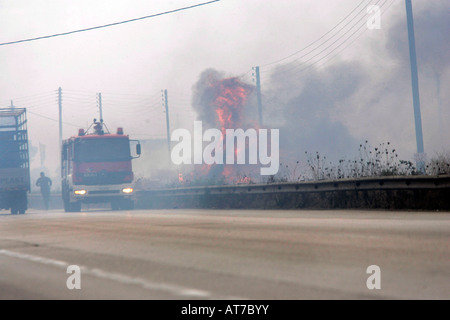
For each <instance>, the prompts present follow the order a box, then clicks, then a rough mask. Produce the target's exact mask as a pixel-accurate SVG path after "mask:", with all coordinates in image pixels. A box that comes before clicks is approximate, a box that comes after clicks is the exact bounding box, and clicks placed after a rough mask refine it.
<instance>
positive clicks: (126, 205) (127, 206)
mask: <svg viewBox="0 0 450 320" xmlns="http://www.w3.org/2000/svg"><path fill="white" fill-rule="evenodd" d="M121 207H122V209H123V210H133V209H134V201H133V200H122V204H121Z"/></svg>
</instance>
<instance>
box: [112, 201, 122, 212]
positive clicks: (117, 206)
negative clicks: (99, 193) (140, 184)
mask: <svg viewBox="0 0 450 320" xmlns="http://www.w3.org/2000/svg"><path fill="white" fill-rule="evenodd" d="M111 210H114V211H117V210H120V203H119V201H111Z"/></svg>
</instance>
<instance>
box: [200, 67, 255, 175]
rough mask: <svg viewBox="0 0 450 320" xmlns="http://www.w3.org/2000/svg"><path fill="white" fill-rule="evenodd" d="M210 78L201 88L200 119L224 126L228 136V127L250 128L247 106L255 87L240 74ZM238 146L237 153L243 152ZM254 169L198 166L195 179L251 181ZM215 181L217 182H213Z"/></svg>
mask: <svg viewBox="0 0 450 320" xmlns="http://www.w3.org/2000/svg"><path fill="white" fill-rule="evenodd" d="M206 79H207V81H205V83H204V85H203V86H202V87H201V90H200V92H198V94H199V96H201V97H202V99H201V101H199V102H198V103H200V104H201V105H202V106H201V108H200V110H201V111H200V112H199V118H200V119H199V120H202V121H204V122H206V123H207V125H208V126H210V127H213V128H217V129H220V130H221V131H222V134H223V137H225V135H226V129H238V128H242V129H244V130H245V129H246V128H245V127H247V128H248V127H249V124H248V123H252V122H253V121H247V119H245V113H244V111H245V107H246V104H247V102H248V99H249V97H250V95H251V93H252V92H253V91H254V88H253V86H251V85H248V84H246V83H243V82H242V81H241V80H240V79H239V78H238V77H231V78H220V77H218V76H217V75H215V74H213V73H210V74H208V76H207V78H206ZM241 151H242V152H245V150H238V149H237V148H235V150H234V153H235V156H237V154H238V153H239V152H241ZM249 171H250V168H249V166H246V165H227V164H223V165H222V164H214V165H206V164H205V165H197V166H196V168H195V169H194V171H193V172H192V175H193V176H194V177H192V178H197V179H199V178H204V179H209V180H215V181H217V182H220V180H223V182H225V183H251V182H252V181H251V178H250V177H249V176H248V174H249ZM212 182H214V181H212Z"/></svg>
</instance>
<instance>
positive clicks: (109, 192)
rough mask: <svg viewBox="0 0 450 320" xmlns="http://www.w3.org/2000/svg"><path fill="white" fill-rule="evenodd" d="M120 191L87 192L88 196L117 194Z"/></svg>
mask: <svg viewBox="0 0 450 320" xmlns="http://www.w3.org/2000/svg"><path fill="white" fill-rule="evenodd" d="M118 193H120V190H101V191H89V194H118Z"/></svg>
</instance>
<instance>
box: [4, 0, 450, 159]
mask: <svg viewBox="0 0 450 320" xmlns="http://www.w3.org/2000/svg"><path fill="white" fill-rule="evenodd" d="M201 2H206V1H192V0H176V1H163V0H151V1H144V0H126V1H125V0H108V1H107V0H103V1H102V0H14V1H12V0H0V30H1V31H0V43H5V42H10V41H15V40H20V39H25V38H32V37H38V36H45V35H49V34H55V33H61V32H68V31H73V30H77V29H83V28H89V27H94V26H98V25H104V24H108V23H113V22H117V21H123V20H127V19H132V18H137V17H142V16H146V15H151V14H156V13H159V12H164V11H168V10H173V9H176V8H180V7H184V6H190V5H194V4H198V3H201ZM373 4H377V5H379V6H380V8H381V12H382V16H381V29H379V30H367V26H365V24H366V21H367V19H368V18H369V14H367V12H366V9H367V7H368V6H369V5H373ZM449 7H450V6H449V2H448V0H440V1H425V0H423V1H413V8H414V15H415V17H416V16H417V20H418V23H419V25H420V26H424V28H425V27H427V28H428V29H427V30H431V32H432V33H431V34H430V33H429V34H427V35H425V36H424V34H423V33H421V32H420V30H416V38H417V36H418V35H420V36H421V37H423V38H426V37H430V39H431V40H430V39H428V40H430V41H431V42H428V43H427V42H426V41H425V40H426V39H416V40H417V42H418V47H417V51H418V53H417V55H418V65H419V72H420V74H419V76H420V77H421V78H420V79H419V80H420V86H421V87H420V90H421V91H420V94H421V103H422V117H423V127H424V141H425V150H426V152H427V153H428V154H429V155H433V154H434V153H435V152H438V151H442V150H448V149H449V148H450V142H449V141H450V139H448V137H450V131H449V129H448V127H449V126H448V124H449V110H448V109H449V104H448V103H449V100H450V99H449V94H448V90H447V88H448V85H449V84H450V80H449V79H450V71H449V70H450V69H449V56H448V54H449V53H448V52H444V53H443V52H442V50H439V49H436V48H434V49H436V50H431V51H430V50H429V47H428V48H423V47H420V44H425V43H427V45H428V46H435V45H436V46H437V45H444V44H443V42H448V40H449V39H448V35H446V34H445V33H444V32H443V31H442V30H440V28H442V27H445V26H447V25H448V24H445V23H444V24H442V23H441V24H439V21H438V20H437V18H436V19H433V14H436V15H438V14H439V12H441V13H443V16H444V17H446V18H445V19H447V20H448V17H449V13H450V11H449ZM354 9H355V11H353V14H352V15H351V16H349V17H347V18H346V16H347V15H348V14H349V13H351V12H352V10H354ZM437 17H438V18H439V17H440V16H437ZM344 18H346V19H345V20H344ZM342 21H343V22H342ZM358 21H359V22H358ZM340 22H342V24H341V25H339V27H338V28H335V29H333V27H335V26H336V25H337V24H338V23H340ZM434 24H436V27H434ZM419 25H418V26H419ZM341 27H342V30H341V31H340V32H339V33H336V35H334V36H333V33H329V34H328V36H326V37H325V38H323V40H325V39H327V37H330V41H329V42H327V43H324V44H322V45H321V43H322V42H323V41H319V42H317V43H315V45H314V46H313V47H310V48H309V49H314V47H316V49H315V50H314V51H312V52H311V53H310V54H309V55H307V56H305V55H304V54H305V53H307V52H308V51H302V52H299V51H300V50H302V49H304V48H305V47H306V46H308V45H309V44H310V43H312V42H313V41H315V40H317V39H319V38H320V37H322V36H323V35H324V34H326V33H327V32H328V31H329V30H334V31H335V32H337V31H339V30H340V29H339V28H341ZM358 28H359V29H358ZM416 28H417V27H416ZM346 31H347V33H345V32H346ZM433 32H436V34H437V35H438V36H439V37H444V38H443V39H440V38H437V39H436V41H435V42H433V41H432V40H433V39H434V38H433V37H434V33H433ZM446 32H448V30H446ZM331 36H333V37H331ZM396 37H397V38H396ZM404 37H406V18H405V4H404V1H403V0H363V1H361V0H341V1H325V0H316V1H313V0H277V1H275V0H221V1H219V2H215V3H212V4H210V5H206V6H202V7H198V8H194V9H190V10H185V11H181V12H177V13H174V14H170V15H164V16H159V17H155V18H150V19H146V20H141V21H136V22H131V23H127V24H122V25H117V26H112V27H108V28H105V29H98V30H93V31H87V32H81V33H76V34H71V35H67V36H62V37H54V38H50V39H43V40H38V41H32V42H25V43H18V44H12V45H4V46H0V70H1V73H0V106H8V105H10V103H11V102H10V101H11V100H13V101H14V104H15V105H17V106H20V107H27V108H28V111H29V113H28V118H29V131H30V140H31V143H32V145H33V146H35V147H38V146H39V143H41V144H45V145H46V149H47V152H46V153H47V160H46V165H47V166H51V167H55V166H56V165H57V164H58V162H59V156H58V153H57V148H56V146H57V144H58V123H57V122H56V121H55V120H56V119H58V105H57V95H56V92H57V89H58V87H61V88H62V90H63V108H64V113H63V115H64V117H63V120H64V122H65V125H64V137H68V136H70V135H72V134H74V133H75V132H76V130H77V127H78V126H86V125H87V124H88V123H90V122H91V120H92V119H93V118H94V117H98V107H97V101H96V93H98V92H101V93H102V98H103V115H104V119H105V121H106V123H107V124H109V126H110V129H113V130H115V127H117V126H123V127H124V128H125V131H126V132H127V133H130V134H131V135H133V136H135V137H137V138H141V139H143V138H150V137H165V115H164V113H163V107H162V103H161V89H167V90H168V92H169V106H170V116H171V124H172V127H173V128H175V127H177V126H180V127H188V128H189V127H190V126H191V125H192V122H193V120H194V119H195V116H196V115H195V113H194V111H193V108H192V106H191V100H192V88H193V86H194V85H195V83H196V82H197V81H198V79H199V76H200V74H201V73H202V72H203V71H204V70H206V69H208V68H213V69H215V70H218V71H220V72H223V73H225V74H226V75H227V76H241V75H242V80H243V81H247V82H248V83H253V82H252V72H251V69H252V67H254V66H261V82H262V90H263V97H264V99H270V101H264V100H263V103H264V107H265V108H266V109H267V110H265V112H267V114H270V115H271V118H274V117H273V114H274V113H275V114H276V113H277V112H278V111H276V110H278V109H277V108H280V110H289V107H288V106H293V105H295V101H299V103H303V104H302V105H303V106H305V105H307V104H308V101H312V100H308V95H306V92H305V91H304V90H305V88H309V90H310V91H309V92H308V94H310V93H311V90H312V91H313V92H315V90H316V89H315V88H317V86H315V85H311V81H312V80H311V79H316V80H317V81H316V80H314V81H316V82H315V83H319V84H320V86H319V87H320V88H322V89H323V92H322V93H321V95H323V96H327V97H328V94H331V93H332V94H331V95H330V96H329V97H331V98H330V99H328V100H326V99H325V100H324V101H321V102H320V103H326V104H327V106H321V107H318V109H317V110H318V112H326V113H327V119H326V121H328V122H330V121H331V122H333V123H338V125H339V127H340V128H341V127H342V130H344V131H345V132H344V134H345V135H348V136H349V137H351V138H352V139H354V140H355V141H360V140H362V139H369V140H370V141H371V143H372V144H373V145H375V144H377V143H381V142H385V141H388V140H393V141H394V142H395V143H396V147H397V148H398V149H400V150H401V153H402V155H403V156H404V157H406V158H408V157H412V155H413V154H414V153H415V134H414V126H413V108H412V98H411V84H410V75H409V73H408V72H409V69H408V68H407V67H408V66H409V60H408V59H409V55H408V51H407V47H404V46H402V45H403V44H405V43H406V44H407V42H405V41H407V38H406V39H405V38H404ZM443 40H444V41H443ZM445 40H446V41H445ZM402 41H403V42H402ZM397 45H398V47H397ZM405 48H406V49H405ZM444 48H448V46H447V47H444ZM430 52H431V53H430ZM434 54H436V55H439V59H440V60H439V65H437V66H430V64H426V62H427V61H430V59H431V60H433V56H432V55H434ZM430 55H431V58H430V57H428V56H430ZM421 59H422V60H423V61H422V60H421ZM425 60H426V61H425ZM422 62H423V63H422ZM311 64H312V65H311ZM310 65H311V68H310V70H306V71H305V72H304V71H303V68H304V67H305V66H310ZM433 68H434V69H433ZM432 69H433V70H435V69H437V70H438V71H439V72H438V73H436V72H435V71H433V70H432ZM347 70H348V71H349V72H348V74H347ZM333 72H334V73H333ZM437 74H438V75H439V76H436V75H437ZM438 78H439V80H437V79H438ZM341 79H344V80H342V81H345V82H346V83H351V84H352V87H351V88H350V89H346V90H344V91H345V96H342V94H344V93H342V94H340V92H341V89H339V83H340V82H341ZM308 81H310V82H308ZM327 81H328V83H327ZM330 81H332V82H330ZM308 83H309V85H306V84H308ZM437 83H440V96H438V95H437V92H438V86H437ZM322 84H326V85H325V86H323V85H322ZM334 84H336V86H335V85H334ZM324 88H325V89H324ZM334 91H338V93H339V94H336V92H334ZM275 102H276V105H275V104H274V103H275ZM399 104H401V106H400V105H399ZM365 106H366V107H367V108H365ZM369 106H371V107H370V108H369ZM372 106H373V107H372ZM286 108H287V109H286ZM321 110H322V111H321ZM298 116H299V115H298ZM275 118H276V117H275ZM289 120H290V121H292V120H293V119H286V117H284V118H283V117H280V119H279V125H280V126H282V125H284V124H285V123H288V122H289ZM331 122H330V123H331ZM276 124H277V122H276V121H275V120H274V125H276ZM298 124H299V134H301V126H300V124H301V121H299V122H298ZM318 124H319V125H320V121H319V122H318ZM332 127H333V128H335V127H336V126H334V125H333V126H332ZM339 130H341V129H339ZM443 137H444V138H443ZM445 137H447V138H445ZM292 139H295V137H292ZM311 139H313V140H314V139H315V138H314V137H313V138H311ZM311 141H312V140H311ZM314 141H315V140H314ZM318 141H319V140H318ZM356 147H357V146H356ZM311 151H314V150H311ZM36 158H38V157H36ZM33 163H34V164H35V165H39V161H37V160H36V159H35V161H34V162H33Z"/></svg>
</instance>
